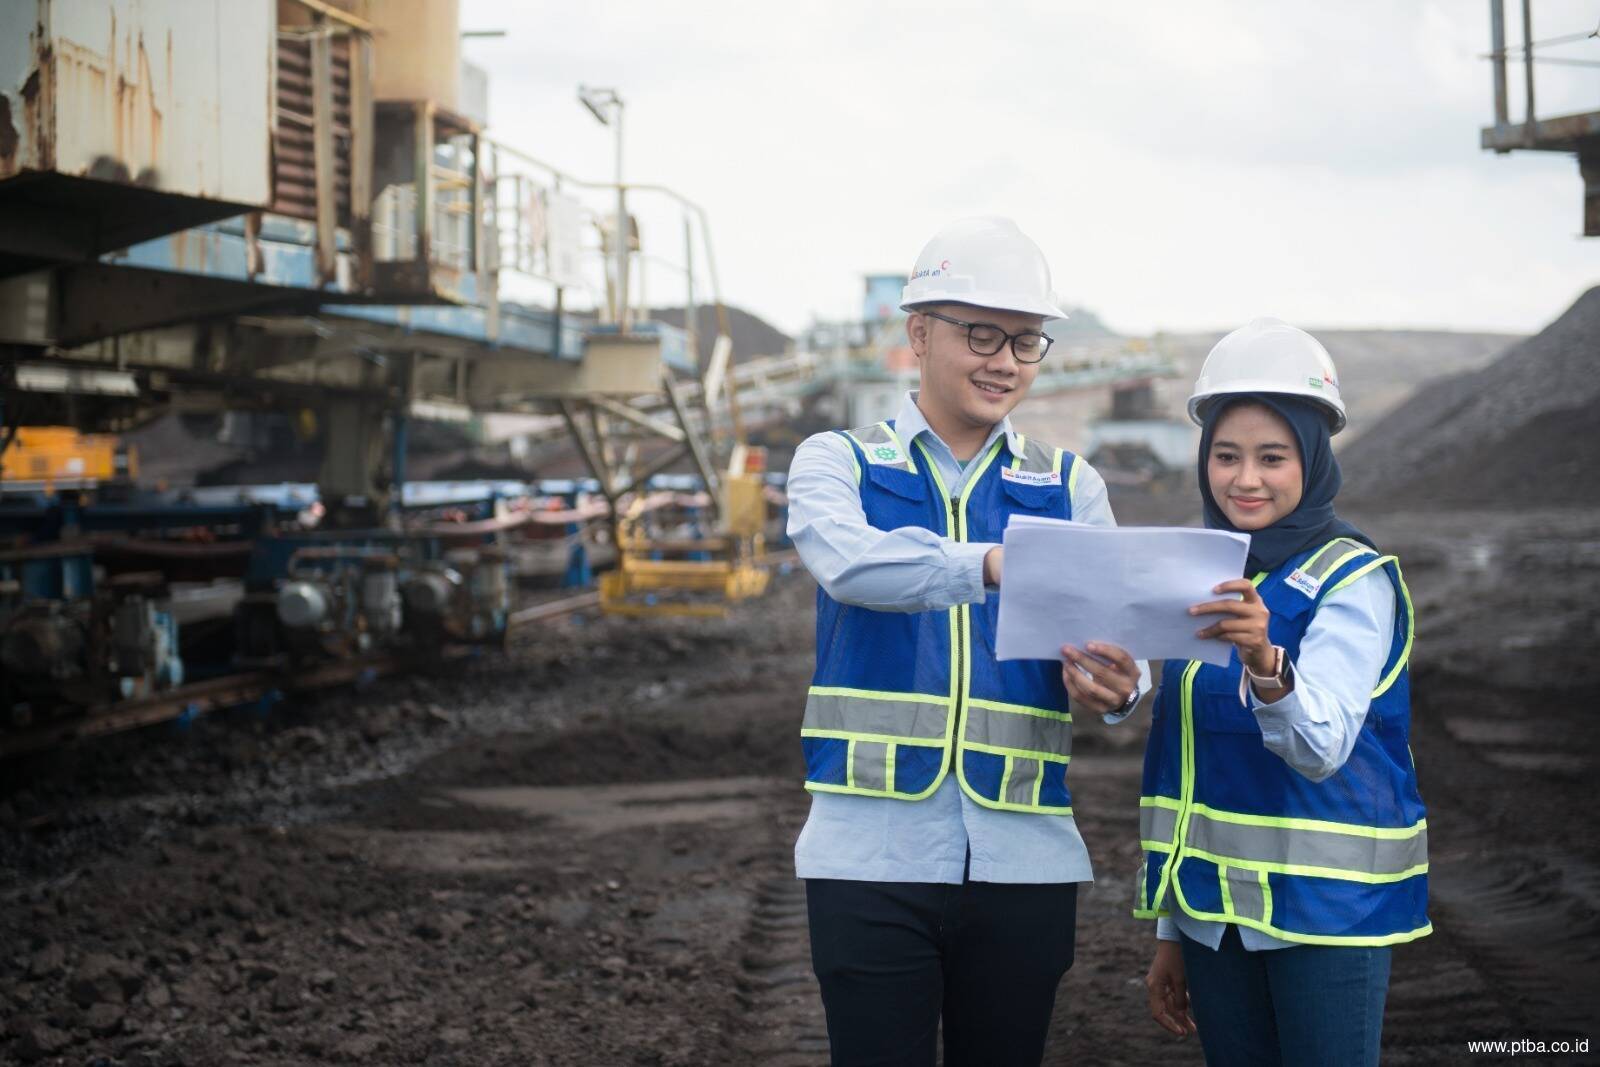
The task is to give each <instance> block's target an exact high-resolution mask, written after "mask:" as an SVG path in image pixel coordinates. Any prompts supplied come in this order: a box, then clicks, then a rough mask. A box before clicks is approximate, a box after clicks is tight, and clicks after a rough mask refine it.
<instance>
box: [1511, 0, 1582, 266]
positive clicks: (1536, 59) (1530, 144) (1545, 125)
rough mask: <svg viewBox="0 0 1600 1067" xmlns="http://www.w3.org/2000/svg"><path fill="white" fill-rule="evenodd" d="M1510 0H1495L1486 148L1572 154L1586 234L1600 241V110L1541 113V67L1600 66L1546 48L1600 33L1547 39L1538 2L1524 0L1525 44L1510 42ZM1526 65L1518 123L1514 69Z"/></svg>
mask: <svg viewBox="0 0 1600 1067" xmlns="http://www.w3.org/2000/svg"><path fill="white" fill-rule="evenodd" d="M1505 8H1506V4H1505V0H1489V32H1490V39H1491V42H1492V49H1491V51H1490V53H1489V59H1490V61H1491V63H1492V64H1493V70H1494V125H1493V126H1486V127H1484V128H1483V130H1482V134H1481V144H1482V146H1483V147H1484V148H1486V149H1492V150H1494V151H1495V152H1498V153H1500V154H1502V155H1504V154H1506V153H1509V152H1514V151H1530V152H1570V153H1573V154H1574V155H1576V156H1577V157H1578V172H1579V174H1580V175H1581V176H1582V178H1583V235H1584V236H1585V237H1600V111H1584V112H1580V113H1576V114H1570V115H1554V116H1550V117H1547V118H1540V117H1538V115H1537V112H1536V110H1535V102H1536V101H1537V99H1538V96H1537V94H1536V92H1535V88H1536V87H1535V77H1534V74H1535V65H1536V64H1538V63H1551V64H1558V65H1563V66H1578V67H1584V66H1587V67H1600V61H1597V60H1595V59H1593V58H1583V57H1573V56H1550V55H1541V54H1540V52H1541V50H1542V49H1546V48H1549V47H1551V46H1555V45H1563V44H1574V43H1577V42H1582V41H1589V40H1594V39H1597V38H1600V29H1596V30H1594V31H1591V32H1587V33H1573V34H1566V35H1563V36H1559V37H1552V38H1548V39H1545V40H1542V41H1541V40H1536V39H1535V38H1534V35H1533V0H1522V44H1521V45H1520V46H1517V47H1511V46H1508V45H1507V43H1506V11H1505ZM1513 62H1521V63H1522V76H1523V77H1522V83H1523V85H1522V93H1523V104H1524V110H1523V114H1522V121H1521V122H1513V121H1512V116H1511V98H1510V87H1509V84H1508V83H1509V78H1508V73H1509V72H1508V66H1509V64H1510V63H1513Z"/></svg>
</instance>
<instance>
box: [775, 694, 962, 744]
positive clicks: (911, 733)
mask: <svg viewBox="0 0 1600 1067" xmlns="http://www.w3.org/2000/svg"><path fill="white" fill-rule="evenodd" d="M949 717H950V715H949V705H948V703H946V702H943V701H941V702H940V703H938V704H926V703H923V702H921V701H915V700H873V699H868V698H866V697H855V696H840V695H837V694H825V693H808V694H807V695H806V714H805V721H804V723H802V726H803V727H804V728H805V729H808V730H838V731H842V732H845V733H852V734H879V735H882V736H885V737H917V738H926V739H928V740H932V741H937V740H940V739H942V738H943V737H944V731H945V723H946V722H947V720H948V719H949Z"/></svg>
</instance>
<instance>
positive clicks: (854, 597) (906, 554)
mask: <svg viewBox="0 0 1600 1067" xmlns="http://www.w3.org/2000/svg"><path fill="white" fill-rule="evenodd" d="M787 488H788V494H789V539H790V540H791V541H793V542H794V546H795V549H796V550H797V551H798V552H799V553H800V561H801V562H802V563H804V564H805V566H806V569H807V570H808V571H810V572H811V575H812V577H814V578H816V580H817V583H818V584H819V585H821V586H822V588H823V589H824V590H825V591H826V592H827V594H828V595H829V596H831V597H832V598H833V599H835V600H837V601H839V602H840V603H841V604H853V605H855V606H856V607H863V608H871V609H873V610H874V611H905V612H915V611H938V610H942V609H944V608H951V607H955V606H956V605H957V604H973V603H979V602H981V601H982V600H983V598H984V589H983V557H984V556H985V555H987V554H988V552H989V550H990V549H991V548H997V547H999V546H997V545H993V544H985V543H983V542H975V541H951V540H949V539H947V538H944V537H941V536H940V535H939V534H936V533H934V532H933V531H932V530H925V529H923V528H921V527H920V526H905V527H901V528H900V529H898V530H880V529H878V528H877V527H875V526H873V525H871V524H870V523H868V522H867V516H866V512H865V511H863V510H862V507H861V488H860V483H859V482H858V481H857V474H856V459H855V454H854V451H853V450H852V449H851V448H850V445H849V443H848V442H847V441H846V440H845V439H844V438H843V437H841V436H840V435H838V434H836V433H820V434H816V435H814V436H812V437H810V438H807V439H806V440H805V441H804V442H802V443H801V445H800V447H799V448H797V449H796V450H795V453H794V461H793V462H792V463H791V464H790V466H789V481H788V487H787Z"/></svg>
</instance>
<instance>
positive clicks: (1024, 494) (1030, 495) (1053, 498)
mask: <svg viewBox="0 0 1600 1067" xmlns="http://www.w3.org/2000/svg"><path fill="white" fill-rule="evenodd" d="M1000 487H1001V489H1002V490H1004V492H1005V495H1006V499H1008V500H1009V501H1010V502H1011V510H1012V511H1014V512H1023V513H1025V514H1029V515H1042V516H1048V517H1050V518H1057V519H1059V518H1062V517H1064V516H1065V515H1066V513H1067V512H1066V501H1067V497H1066V488H1065V487H1064V486H1061V485H1028V484H1026V483H1024V482H1013V481H1011V480H1010V479H1008V478H1006V477H1004V475H1002V476H1001V479H1000Z"/></svg>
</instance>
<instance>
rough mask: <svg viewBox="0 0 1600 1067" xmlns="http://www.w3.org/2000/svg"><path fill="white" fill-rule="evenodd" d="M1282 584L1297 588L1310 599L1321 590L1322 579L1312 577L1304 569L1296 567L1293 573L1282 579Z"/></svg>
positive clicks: (1315, 596)
mask: <svg viewBox="0 0 1600 1067" xmlns="http://www.w3.org/2000/svg"><path fill="white" fill-rule="evenodd" d="M1283 584H1284V585H1287V586H1289V587H1290V588H1291V589H1298V590H1299V591H1300V592H1302V593H1304V594H1305V595H1306V596H1308V597H1310V598H1311V599H1312V600H1315V599H1316V598H1317V593H1319V592H1320V591H1321V590H1322V579H1320V578H1313V577H1312V576H1311V575H1309V574H1307V573H1306V572H1305V571H1303V570H1301V569H1300V568H1298V567H1296V568H1295V570H1294V573H1293V574H1291V575H1289V577H1287V578H1285V579H1284V580H1283Z"/></svg>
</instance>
